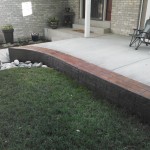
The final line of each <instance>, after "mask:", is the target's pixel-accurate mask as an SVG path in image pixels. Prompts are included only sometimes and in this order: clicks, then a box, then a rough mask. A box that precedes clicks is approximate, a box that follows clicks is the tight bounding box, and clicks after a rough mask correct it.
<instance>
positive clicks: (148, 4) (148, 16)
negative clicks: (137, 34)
mask: <svg viewBox="0 0 150 150" xmlns="http://www.w3.org/2000/svg"><path fill="white" fill-rule="evenodd" d="M149 18H150V0H148V2H147V11H146V17H145V21H146V20H147V19H149Z"/></svg>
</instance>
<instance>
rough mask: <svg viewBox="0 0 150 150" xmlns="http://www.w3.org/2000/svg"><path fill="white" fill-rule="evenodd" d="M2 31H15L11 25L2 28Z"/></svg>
mask: <svg viewBox="0 0 150 150" xmlns="http://www.w3.org/2000/svg"><path fill="white" fill-rule="evenodd" d="M1 29H2V30H14V28H13V26H12V25H11V24H8V25H5V26H2V27H1Z"/></svg>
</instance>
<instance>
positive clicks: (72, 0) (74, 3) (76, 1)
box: [68, 0, 80, 23]
mask: <svg viewBox="0 0 150 150" xmlns="http://www.w3.org/2000/svg"><path fill="white" fill-rule="evenodd" d="M68 7H70V8H71V11H73V12H74V13H75V17H74V23H78V20H79V17H80V0H68Z"/></svg>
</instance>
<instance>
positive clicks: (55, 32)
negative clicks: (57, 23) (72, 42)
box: [44, 28, 99, 41]
mask: <svg viewBox="0 0 150 150" xmlns="http://www.w3.org/2000/svg"><path fill="white" fill-rule="evenodd" d="M44 35H45V37H46V39H48V40H51V41H59V40H64V39H72V38H80V37H84V33H83V32H80V31H75V30H74V29H72V28H58V29H51V28H45V29H44ZM98 36H99V35H98V34H94V33H91V35H90V37H98Z"/></svg>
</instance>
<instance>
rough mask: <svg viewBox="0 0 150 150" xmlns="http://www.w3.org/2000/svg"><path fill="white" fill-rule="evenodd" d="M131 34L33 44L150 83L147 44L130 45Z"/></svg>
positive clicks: (149, 54)
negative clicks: (129, 35) (138, 46)
mask: <svg viewBox="0 0 150 150" xmlns="http://www.w3.org/2000/svg"><path fill="white" fill-rule="evenodd" d="M129 41H130V37H125V36H118V35H105V36H101V37H97V38H75V39H68V40H61V41H55V42H48V43H42V44H35V45H33V46H38V47H43V48H48V49H54V50H56V51H60V52H63V53H66V54H69V55H72V56H74V57H77V58H80V59H82V60H85V61H87V62H90V63H92V64H95V65H97V66H100V67H102V68H105V69H108V70H110V71H113V72H116V73H119V74H121V75H123V76H126V77H128V78H131V79H134V80H136V81H139V82H141V83H144V84H147V85H150V78H149V77H150V69H149V66H150V47H147V46H145V45H142V46H141V47H140V48H139V50H135V49H134V47H129V46H128V45H129Z"/></svg>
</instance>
